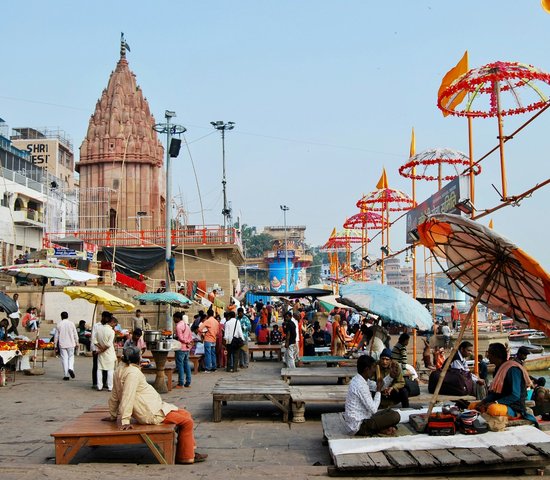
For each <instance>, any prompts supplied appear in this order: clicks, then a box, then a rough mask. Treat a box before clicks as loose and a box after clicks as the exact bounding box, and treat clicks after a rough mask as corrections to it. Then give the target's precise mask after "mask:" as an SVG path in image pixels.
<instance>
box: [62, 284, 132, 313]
mask: <svg viewBox="0 0 550 480" xmlns="http://www.w3.org/2000/svg"><path fill="white" fill-rule="evenodd" d="M63 293H66V294H67V295H69V297H71V300H75V299H76V298H82V299H84V300H87V301H88V302H90V303H94V304H95V305H96V306H97V304H99V305H102V306H103V308H105V310H109V312H114V311H115V310H128V311H129V312H131V311H132V310H134V309H135V308H136V307H135V305H134V304H133V303H130V302H127V301H126V300H123V299H122V298H119V297H115V296H114V295H112V294H110V293H109V292H106V291H105V290H102V289H101V288H95V287H65V288H64V289H63Z"/></svg>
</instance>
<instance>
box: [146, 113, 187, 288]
mask: <svg viewBox="0 0 550 480" xmlns="http://www.w3.org/2000/svg"><path fill="white" fill-rule="evenodd" d="M175 116H176V112H172V111H170V110H166V111H165V112H164V118H166V123H157V124H156V125H154V126H153V130H155V131H156V132H158V133H166V204H165V210H166V215H165V216H166V262H167V263H168V261H169V260H170V257H171V256H172V214H171V205H172V199H171V197H172V177H171V175H170V158H171V157H173V158H175V157H177V156H178V153H179V148H174V147H173V146H172V135H178V134H181V133H185V132H186V131H187V129H186V128H185V127H182V126H181V125H175V124H171V123H170V119H171V118H174V117H175ZM166 291H167V292H169V291H170V273H169V269H168V267H166Z"/></svg>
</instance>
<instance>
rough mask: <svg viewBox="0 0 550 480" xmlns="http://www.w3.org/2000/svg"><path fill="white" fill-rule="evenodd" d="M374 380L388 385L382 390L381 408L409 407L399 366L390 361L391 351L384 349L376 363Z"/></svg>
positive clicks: (407, 393)
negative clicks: (399, 405)
mask: <svg viewBox="0 0 550 480" xmlns="http://www.w3.org/2000/svg"><path fill="white" fill-rule="evenodd" d="M376 365H377V369H376V380H377V381H378V380H380V379H381V380H383V381H384V383H385V384H389V386H387V387H386V388H384V389H383V390H382V399H381V401H380V407H381V408H387V407H390V406H393V405H397V404H398V403H401V405H402V407H403V408H408V407H409V391H408V390H407V388H406V387H405V379H404V378H403V370H402V369H401V368H400V366H399V364H398V363H397V362H396V361H395V360H392V359H391V350H390V349H389V348H385V349H384V350H383V351H382V353H381V354H380V360H378V362H377V364H376Z"/></svg>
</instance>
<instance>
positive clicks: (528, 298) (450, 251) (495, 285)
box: [418, 214, 550, 334]
mask: <svg viewBox="0 0 550 480" xmlns="http://www.w3.org/2000/svg"><path fill="white" fill-rule="evenodd" d="M418 234H419V236H420V242H421V243H422V244H423V245H425V246H426V247H428V248H430V250H431V251H432V252H433V253H434V254H435V256H436V258H437V259H438V261H439V262H440V260H439V258H441V257H442V258H444V259H445V261H446V267H445V265H442V267H443V270H444V271H445V273H446V274H447V276H448V277H449V278H450V279H451V280H452V281H453V283H455V284H456V285H457V287H458V288H460V289H461V290H462V291H464V292H465V293H466V294H468V295H470V296H472V297H475V296H479V297H480V298H479V301H480V302H481V303H483V304H485V305H487V306H489V308H491V309H492V310H494V311H496V312H498V313H503V314H505V315H508V316H510V317H512V318H515V319H516V320H519V321H524V322H528V323H529V325H531V327H532V328H538V329H539V330H543V331H545V332H546V333H547V334H550V276H549V275H548V273H547V272H546V271H545V270H544V269H543V268H542V267H541V266H540V265H539V264H538V263H537V262H536V261H535V260H534V259H533V258H532V257H530V256H529V255H528V254H527V253H525V252H524V251H523V250H522V249H520V248H519V247H517V246H516V245H514V244H513V243H512V242H510V241H509V240H507V239H506V238H504V237H502V236H500V235H498V234H497V233H495V231H494V230H491V229H489V228H487V227H485V226H483V225H481V224H479V223H477V222H474V221H472V220H470V219H467V218H463V217H461V216H459V215H451V214H439V215H433V216H431V217H429V219H428V221H426V222H425V223H423V224H421V225H419V227H418ZM438 257H439V258H438ZM440 264H441V262H440Z"/></svg>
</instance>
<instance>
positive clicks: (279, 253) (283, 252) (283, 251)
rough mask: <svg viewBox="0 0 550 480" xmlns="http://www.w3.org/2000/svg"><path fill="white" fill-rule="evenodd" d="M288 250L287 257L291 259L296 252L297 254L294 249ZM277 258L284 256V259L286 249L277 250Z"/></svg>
mask: <svg viewBox="0 0 550 480" xmlns="http://www.w3.org/2000/svg"><path fill="white" fill-rule="evenodd" d="M287 252H288V253H287V257H288V258H289V259H291V258H294V254H295V252H294V250H287ZM277 258H282V259H284V258H285V250H279V251H278V252H277Z"/></svg>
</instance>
